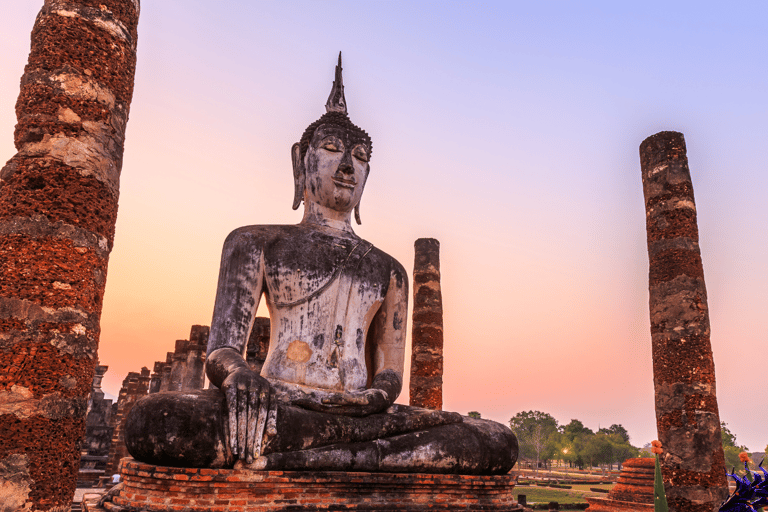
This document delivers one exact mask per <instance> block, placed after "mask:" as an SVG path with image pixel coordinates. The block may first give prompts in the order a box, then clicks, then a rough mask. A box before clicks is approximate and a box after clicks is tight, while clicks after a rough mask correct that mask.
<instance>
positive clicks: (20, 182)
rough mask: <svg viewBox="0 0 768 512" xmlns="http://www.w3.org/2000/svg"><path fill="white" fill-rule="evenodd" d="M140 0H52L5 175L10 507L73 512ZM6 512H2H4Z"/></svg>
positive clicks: (2, 317) (6, 478)
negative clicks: (72, 504) (14, 151)
mask: <svg viewBox="0 0 768 512" xmlns="http://www.w3.org/2000/svg"><path fill="white" fill-rule="evenodd" d="M138 16H139V1H138V0H72V1H66V0H46V1H45V3H44V5H43V7H42V10H41V11H40V14H39V15H38V16H37V19H36V20H35V26H34V29H33V31H32V47H31V51H30V55H29V63H28V64H27V66H26V68H25V69H24V75H23V77H22V79H21V92H20V94H19V99H18V101H17V103H16V114H17V118H18V124H17V125H16V131H15V144H16V149H17V150H18V153H17V154H16V155H15V156H14V157H13V158H12V159H11V160H10V161H9V162H8V163H7V164H6V165H5V167H3V168H2V170H0V503H2V505H3V506H4V507H6V508H5V509H4V510H6V509H7V510H16V509H19V510H64V509H65V508H66V509H67V510H68V509H69V506H70V504H71V503H72V498H73V496H74V492H75V486H76V482H77V472H78V466H79V459H80V442H81V440H82V438H83V433H84V431H85V415H86V408H87V402H88V396H89V393H90V392H91V386H92V383H93V374H94V367H95V366H96V364H97V363H96V361H97V355H96V351H97V347H98V341H99V319H100V315H101V305H102V297H103V294H104V285H105V281H106V276H107V261H108V257H109V253H110V250H111V249H112V241H113V236H114V230H115V219H116V216H117V199H118V184H119V178H120V169H121V166H122V157H123V141H124V138H125V127H126V123H127V121H128V109H129V106H130V103H131V96H132V94H133V80H134V70H135V65H136V27H137V22H138ZM0 508H2V507H0Z"/></svg>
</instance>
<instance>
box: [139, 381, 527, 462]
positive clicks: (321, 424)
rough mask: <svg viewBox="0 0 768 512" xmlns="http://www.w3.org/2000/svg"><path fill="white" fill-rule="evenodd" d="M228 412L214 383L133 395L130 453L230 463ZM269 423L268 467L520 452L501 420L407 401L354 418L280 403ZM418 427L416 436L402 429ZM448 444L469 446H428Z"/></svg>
mask: <svg viewBox="0 0 768 512" xmlns="http://www.w3.org/2000/svg"><path fill="white" fill-rule="evenodd" d="M158 410H161V411H163V415H162V416H160V415H158V414H157V411H158ZM226 418H227V414H226V404H225V402H224V399H223V396H222V395H221V393H220V392H219V391H218V390H216V389H211V390H202V391H197V392H176V393H160V394H156V395H149V396H147V397H145V398H142V399H140V400H139V401H137V402H136V404H135V405H134V406H133V408H132V409H131V412H130V414H129V416H128V420H127V421H126V424H125V439H126V444H127V448H128V452H129V453H130V454H131V455H132V456H133V457H134V458H137V459H140V460H143V461H147V462H151V463H152V464H159V465H169V466H184V467H231V466H232V464H233V463H234V462H235V458H234V457H233V454H232V453H231V451H230V450H229V449H228V446H227V444H226V429H227V426H226ZM443 426H444V427H443ZM437 427H441V428H437ZM271 430H272V431H273V432H274V433H279V435H275V434H274V433H273V434H272V435H270V433H269V432H268V433H267V436H266V438H265V440H264V444H263V447H262V452H261V453H262V455H263V457H262V458H261V459H259V460H257V461H256V464H257V465H260V466H265V467H266V468H267V469H272V467H279V468H281V469H301V468H303V469H312V470H348V471H402V472H416V471H424V470H426V469H430V470H431V471H432V472H435V473H462V474H479V473H485V474H491V473H493V474H501V473H506V472H507V471H509V470H510V469H511V467H512V465H513V464H514V461H515V460H516V458H517V442H516V439H515V438H514V436H513V435H512V432H511V431H510V430H509V429H507V428H506V427H504V426H503V425H499V424H496V423H493V422H488V421H484V420H480V421H475V420H471V419H469V418H462V416H460V415H459V414H457V413H449V412H442V411H433V410H429V409H418V408H413V407H407V406H403V405H393V406H392V407H390V408H389V409H388V410H387V412H386V413H384V414H373V415H370V416H367V417H365V418H357V417H351V416H344V415H338V414H325V413H318V412H315V411H308V410H306V409H303V408H301V407H295V406H289V405H287V404H278V405H277V409H276V411H275V419H274V426H273V427H271ZM414 432H415V433H417V435H416V438H417V440H415V439H414V436H404V435H402V434H407V433H414ZM478 438H482V439H483V441H482V442H478V441H476V440H477V439H478ZM370 441H374V442H370ZM448 443H451V444H454V445H460V446H461V450H464V451H465V452H466V453H461V454H457V453H453V454H450V455H448V454H446V453H445V452H441V451H440V450H439V449H432V448H430V446H431V445H433V444H434V445H435V446H443V445H445V444H448ZM491 447H493V448H494V449H490V448H491ZM351 454H356V455H355V456H353V455H351ZM387 454H389V455H387Z"/></svg>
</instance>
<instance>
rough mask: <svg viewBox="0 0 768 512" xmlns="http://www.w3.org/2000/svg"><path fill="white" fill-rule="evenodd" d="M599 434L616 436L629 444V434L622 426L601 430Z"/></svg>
mask: <svg viewBox="0 0 768 512" xmlns="http://www.w3.org/2000/svg"><path fill="white" fill-rule="evenodd" d="M598 432H604V433H606V434H616V435H618V436H620V437H621V438H622V439H623V440H624V442H625V443H629V432H627V429H625V428H624V427H623V426H621V425H616V424H613V425H611V426H610V427H608V428H601V429H600V430H598Z"/></svg>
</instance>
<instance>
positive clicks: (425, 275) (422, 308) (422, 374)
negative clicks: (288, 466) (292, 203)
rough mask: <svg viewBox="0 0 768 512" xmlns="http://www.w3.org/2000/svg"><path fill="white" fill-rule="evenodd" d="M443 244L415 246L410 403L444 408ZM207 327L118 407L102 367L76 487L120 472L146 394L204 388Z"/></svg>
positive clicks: (251, 348) (254, 356)
mask: <svg viewBox="0 0 768 512" xmlns="http://www.w3.org/2000/svg"><path fill="white" fill-rule="evenodd" d="M439 251H440V243H439V242H438V241H437V240H435V239H431V238H428V239H426V238H421V239H419V240H417V241H416V243H415V264H414V277H413V280H414V287H413V294H414V311H413V320H414V329H413V344H412V345H413V356H412V360H413V363H412V364H411V386H410V403H411V405H417V406H419V407H425V408H429V409H436V410H440V409H441V408H442V375H443V371H442V370H443V361H442V357H443V325H442V324H443V322H442V320H443V314H442V294H441V292H440V255H439ZM209 331H210V329H209V327H208V326H206V325H193V326H192V330H191V332H190V334H189V339H188V340H177V341H176V346H175V349H174V351H173V352H168V353H167V355H166V358H165V361H157V362H155V365H154V368H153V370H152V372H151V374H150V371H149V369H148V368H146V367H145V368H142V369H141V371H140V372H130V373H129V374H128V375H127V376H126V377H125V379H124V380H123V384H122V387H121V389H120V393H119V395H118V398H117V402H116V403H112V400H111V399H107V398H105V397H104V392H103V391H102V389H101V381H102V379H103V377H104V374H105V373H106V371H107V369H108V367H107V366H102V365H98V366H97V367H96V372H95V374H94V377H93V390H92V392H91V399H90V400H89V402H88V413H87V417H86V431H85V437H84V438H83V443H82V448H81V457H80V472H79V475H78V486H80V487H90V486H95V485H99V483H100V482H99V481H100V480H102V481H103V480H106V479H109V478H110V477H111V475H113V474H115V473H117V471H118V466H119V464H120V459H121V458H123V457H127V456H128V452H127V450H126V447H125V443H124V442H123V437H122V433H123V429H122V426H123V421H124V420H125V417H126V415H127V414H128V412H129V411H130V410H131V407H132V406H133V404H134V403H135V402H136V400H138V399H139V398H141V397H142V396H144V395H147V394H149V393H159V392H165V391H191V390H196V389H203V388H204V387H205V380H206V379H205V355H206V347H207V345H208V334H209ZM269 335H270V328H269V318H264V317H257V318H256V320H255V321H254V324H253V329H252V330H251V336H250V338H249V340H248V345H247V347H246V361H247V362H248V364H249V365H250V366H251V368H253V370H254V371H256V372H260V371H261V367H262V365H263V364H264V360H265V359H266V357H267V351H268V349H269Z"/></svg>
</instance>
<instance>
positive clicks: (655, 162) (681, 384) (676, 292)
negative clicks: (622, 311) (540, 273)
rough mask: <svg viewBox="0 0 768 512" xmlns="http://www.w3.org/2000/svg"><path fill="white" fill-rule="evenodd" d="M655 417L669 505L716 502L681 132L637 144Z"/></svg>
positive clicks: (720, 489) (716, 450) (717, 469)
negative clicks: (643, 211)
mask: <svg viewBox="0 0 768 512" xmlns="http://www.w3.org/2000/svg"><path fill="white" fill-rule="evenodd" d="M640 163H641V167H642V177H643V193H644V196H645V207H646V227H647V232H648V254H649V261H650V272H649V288H650V314H651V337H652V345H653V375H654V387H655V391H656V425H657V428H658V433H659V441H661V443H662V445H663V446H664V454H663V456H662V458H661V463H662V473H663V476H664V486H665V489H666V492H667V500H668V503H669V505H670V509H671V510H684V511H686V512H687V511H690V510H702V511H704V510H708V511H711V510H716V509H717V508H718V507H719V505H720V504H721V503H722V501H723V500H724V499H725V497H726V496H727V494H728V488H727V482H726V478H725V460H724V456H723V448H722V444H721V437H720V418H719V413H718V408H717V397H716V393H715V366H714V360H713V358H712V347H711V344H710V340H709V335H710V328H709V310H708V306H707V292H706V288H705V285H704V270H703V265H702V260H701V253H700V251H699V243H698V242H699V240H698V236H699V235H698V227H697V224H696V205H695V202H694V197H693V185H692V183H691V176H690V171H689V169H688V159H687V156H686V150H685V140H684V139H683V135H682V134H680V133H676V132H661V133H657V134H656V135H653V136H651V137H649V138H648V139H646V140H645V141H643V143H642V144H641V145H640Z"/></svg>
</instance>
